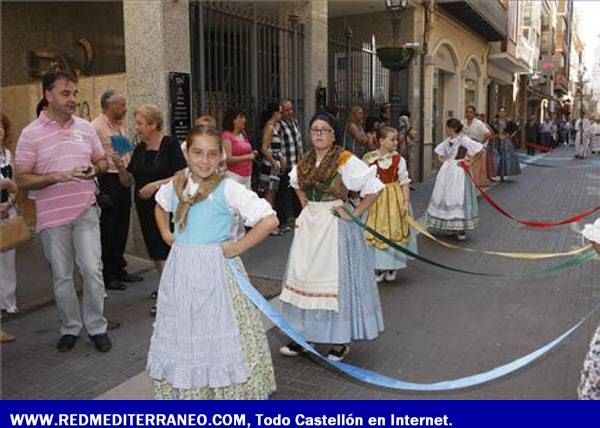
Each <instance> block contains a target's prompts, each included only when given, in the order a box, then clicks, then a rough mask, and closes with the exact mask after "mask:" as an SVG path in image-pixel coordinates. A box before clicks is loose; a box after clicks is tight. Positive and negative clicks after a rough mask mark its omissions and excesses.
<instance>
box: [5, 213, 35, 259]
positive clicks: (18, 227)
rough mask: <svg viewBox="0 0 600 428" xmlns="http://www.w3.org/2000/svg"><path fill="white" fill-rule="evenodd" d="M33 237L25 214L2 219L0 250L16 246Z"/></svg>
mask: <svg viewBox="0 0 600 428" xmlns="http://www.w3.org/2000/svg"><path fill="white" fill-rule="evenodd" d="M30 238H31V233H30V232H29V228H28V227H27V223H25V219H24V218H23V216H20V215H18V216H16V217H11V218H8V219H6V220H0V252H2V251H8V250H12V249H13V248H15V247H16V246H17V245H19V244H20V243H22V242H26V241H28V240H29V239H30Z"/></svg>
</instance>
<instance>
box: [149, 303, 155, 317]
mask: <svg viewBox="0 0 600 428" xmlns="http://www.w3.org/2000/svg"><path fill="white" fill-rule="evenodd" d="M150 315H152V316H153V317H155V316H156V305H152V307H151V308H150Z"/></svg>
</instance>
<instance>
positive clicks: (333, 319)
mask: <svg viewBox="0 0 600 428" xmlns="http://www.w3.org/2000/svg"><path fill="white" fill-rule="evenodd" d="M336 129H337V121H336V119H335V118H334V117H333V116H332V115H330V114H329V113H326V112H323V113H317V114H316V115H315V116H314V117H313V118H312V119H311V121H310V137H311V142H312V145H313V148H312V149H311V150H309V151H308V152H307V153H306V154H305V156H304V157H303V158H302V159H301V160H300V162H299V163H298V165H296V166H295V167H294V168H293V169H292V171H291V172H290V185H291V186H292V187H293V188H294V189H295V190H296V194H297V195H298V198H299V200H300V203H301V204H302V208H303V209H302V212H301V213H300V216H299V217H298V218H297V219H296V230H295V233H294V240H293V242H292V246H291V249H290V256H289V261H288V269H287V274H286V277H285V280H284V286H283V290H282V293H281V296H280V299H281V301H282V302H283V304H282V314H283V316H284V317H285V318H286V320H287V321H288V322H289V323H290V324H291V325H292V327H294V329H295V330H296V331H297V332H298V333H300V334H301V335H302V336H303V337H304V338H305V339H306V340H307V341H309V342H314V343H323V344H329V345H330V346H331V348H330V350H329V353H328V355H327V357H328V358H329V359H330V360H333V361H340V360H342V359H343V358H344V357H345V356H346V355H347V354H348V352H349V351H350V342H351V341H353V340H373V339H375V338H376V337H377V336H379V333H380V332H382V331H383V316H382V311H381V301H380V300H379V291H378V289H377V283H376V281H375V272H374V270H375V268H374V263H373V262H374V260H373V258H372V255H371V254H370V252H369V249H368V247H367V244H366V241H365V239H364V236H363V234H362V230H361V229H360V228H359V227H358V226H357V225H356V224H354V223H353V222H352V221H351V218H350V217H349V216H348V214H347V213H346V211H345V210H344V207H346V208H347V209H349V210H350V211H351V212H352V214H353V215H354V216H360V215H362V214H363V213H364V212H365V211H366V210H367V209H368V208H369V206H371V204H373V203H374V202H375V200H376V199H377V195H378V194H379V192H381V190H382V189H383V187H384V186H383V184H382V183H381V181H380V180H379V179H378V178H377V174H376V173H377V171H376V168H375V167H373V168H369V167H367V166H366V165H365V164H364V163H363V162H362V161H361V160H360V159H358V158H357V157H356V156H354V155H353V154H352V153H351V152H349V151H347V150H344V149H343V148H342V147H340V146H338V145H336V144H335V142H336V135H339V133H336ZM349 191H354V192H358V193H359V195H360V197H361V198H362V199H361V201H360V203H359V204H358V205H357V206H356V207H352V206H351V205H350V204H348V193H349ZM334 214H336V215H334ZM302 350H303V349H302V347H300V345H298V344H296V343H294V342H292V343H289V344H287V345H285V346H283V347H282V348H281V349H280V353H281V354H283V355H285V356H289V357H294V356H297V355H298V354H299V353H301V352H302Z"/></svg>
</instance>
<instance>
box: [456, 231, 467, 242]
mask: <svg viewBox="0 0 600 428" xmlns="http://www.w3.org/2000/svg"><path fill="white" fill-rule="evenodd" d="M456 239H458V240H459V241H464V240H465V239H467V234H466V233H465V232H458V233H457V234H456Z"/></svg>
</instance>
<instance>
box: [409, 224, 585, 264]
mask: <svg viewBox="0 0 600 428" xmlns="http://www.w3.org/2000/svg"><path fill="white" fill-rule="evenodd" d="M408 224H410V225H411V226H412V227H413V228H414V229H415V230H417V231H418V232H419V233H421V234H423V235H424V236H426V237H427V238H429V239H431V240H432V241H435V242H437V243H438V244H440V245H443V246H444V247H446V248H452V249H454V250H463V251H468V252H471V253H482V254H489V255H491V256H500V257H507V258H509V259H523V260H543V259H554V258H558V257H569V256H575V255H577V254H581V253H583V252H585V251H587V250H589V249H590V248H591V247H592V245H591V244H588V245H584V246H583V247H580V248H576V249H574V250H572V251H568V252H566V253H508V252H507V253H505V252H501V251H486V250H476V249H473V248H465V247H460V246H458V245H454V244H450V243H448V242H444V241H441V240H439V239H437V238H436V237H435V236H433V235H432V234H431V233H429V232H428V231H427V229H426V228H425V227H424V226H422V225H420V224H419V223H418V222H417V221H416V220H415V219H414V218H412V217H411V216H408Z"/></svg>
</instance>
